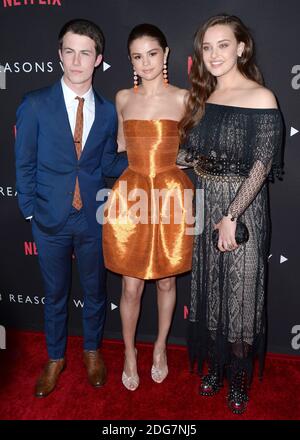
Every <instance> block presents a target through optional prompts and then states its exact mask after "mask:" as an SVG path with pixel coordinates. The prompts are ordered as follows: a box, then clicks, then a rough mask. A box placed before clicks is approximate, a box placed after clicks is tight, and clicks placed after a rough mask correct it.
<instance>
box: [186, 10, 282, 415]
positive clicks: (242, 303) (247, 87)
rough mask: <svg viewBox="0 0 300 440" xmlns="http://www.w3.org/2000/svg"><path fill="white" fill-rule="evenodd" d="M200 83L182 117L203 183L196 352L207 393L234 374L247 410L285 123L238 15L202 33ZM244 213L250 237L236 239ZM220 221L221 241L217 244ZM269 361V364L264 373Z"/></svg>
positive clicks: (196, 72)
mask: <svg viewBox="0 0 300 440" xmlns="http://www.w3.org/2000/svg"><path fill="white" fill-rule="evenodd" d="M194 50H195V53H194V58H193V65H192V69H191V82H192V88H191V92H190V95H189V99H188V103H187V111H186V114H185V117H184V118H183V120H182V121H181V134H182V140H183V142H182V145H183V147H182V148H181V149H180V152H179V156H178V161H177V162H178V163H179V164H181V165H187V166H193V168H194V171H195V173H196V187H197V188H202V189H204V192H203V196H204V231H203V233H202V234H201V235H200V236H196V237H195V245H194V254H193V269H192V288H191V304H190V314H189V320H190V323H189V325H190V328H189V330H190V331H189V340H188V346H189V353H190V357H191V361H192V362H194V361H195V360H197V361H198V368H199V372H202V366H203V362H204V361H205V360H206V361H207V362H208V366H209V370H208V374H207V375H206V376H204V377H202V382H201V385H200V394H202V395H208V396H211V395H214V394H216V393H217V392H218V391H219V389H220V386H222V383H223V375H224V372H226V376H227V377H228V381H229V393H228V405H229V407H230V409H231V410H232V411H233V412H234V413H242V412H244V411H245V409H246V405H247V401H248V399H249V397H248V391H247V390H248V385H249V384H250V381H251V376H252V368H253V360H254V357H255V356H259V358H260V361H261V363H260V366H261V367H262V364H263V356H264V351H265V336H266V320H265V281H266V264H267V258H268V246H269V212H268V211H269V209H268V188H267V181H268V180H269V179H270V178H272V176H273V175H274V171H275V172H276V174H278V172H279V171H280V145H281V133H282V122H281V116H280V113H279V110H278V109H277V105H276V100H275V98H274V95H273V94H272V92H270V91H269V90H268V89H266V88H265V87H263V85H262V78H261V75H260V72H259V70H258V68H257V67H256V65H255V64H254V61H253V41H252V38H251V36H250V34H249V31H248V30H247V28H246V27H245V26H244V24H243V23H242V22H241V21H240V19H239V18H237V17H235V16H227V15H222V16H216V17H212V18H211V19H210V20H209V21H208V22H207V23H206V24H205V25H204V26H203V27H202V28H201V29H200V30H199V31H198V32H197V34H196V37H195V41H194ZM237 221H242V222H243V223H245V224H246V226H247V228H248V231H249V240H248V242H247V243H245V244H241V245H239V246H238V245H237V243H236V240H235V231H236V225H237ZM215 228H217V229H218V232H219V239H218V245H217V248H216V247H215V246H214V245H213V242H212V233H213V230H214V229H215ZM261 371H262V368H261V369H260V372H261Z"/></svg>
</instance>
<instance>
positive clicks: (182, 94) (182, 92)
mask: <svg viewBox="0 0 300 440" xmlns="http://www.w3.org/2000/svg"><path fill="white" fill-rule="evenodd" d="M170 88H171V90H170V91H171V93H173V94H174V96H175V97H176V99H177V100H178V101H179V102H180V103H184V104H185V103H186V101H187V98H188V94H189V92H188V90H186V89H180V88H179V87H175V86H170Z"/></svg>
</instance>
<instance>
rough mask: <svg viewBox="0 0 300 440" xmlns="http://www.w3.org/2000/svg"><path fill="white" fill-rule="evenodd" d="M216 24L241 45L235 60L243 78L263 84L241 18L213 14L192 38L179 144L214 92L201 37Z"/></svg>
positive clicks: (214, 82) (248, 34) (251, 45)
mask: <svg viewBox="0 0 300 440" xmlns="http://www.w3.org/2000/svg"><path fill="white" fill-rule="evenodd" d="M217 24H221V25H229V26H230V27H231V28H232V30H233V33H234V35H235V38H236V40H237V42H238V43H240V42H244V43H245V48H244V50H243V53H242V56H241V57H238V59H237V67H238V69H239V71H240V72H241V74H242V75H244V76H245V77H246V78H248V79H251V80H253V81H255V82H257V83H258V84H263V79H262V75H261V73H260V71H259V69H258V67H257V66H256V64H255V61H254V42H253V39H252V37H251V34H250V32H249V30H248V29H247V27H246V26H245V25H244V23H243V22H242V21H241V20H240V18H238V17H236V16H235V15H227V14H223V15H216V16H213V17H211V18H210V19H209V20H208V21H207V22H206V23H205V24H204V25H203V26H202V27H201V28H200V29H198V31H197V32H196V35H195V38H194V55H193V64H192V67H191V71H190V81H191V84H192V85H191V90H190V93H189V97H188V101H187V108H186V112H185V115H184V116H183V118H182V120H181V121H180V124H179V132H180V139H181V143H184V141H185V140H186V137H187V134H188V132H189V131H190V130H191V129H192V128H193V127H194V126H195V125H197V123H198V122H199V121H200V119H201V118H202V116H203V114H204V107H205V102H206V101H207V99H208V98H209V96H210V95H211V94H212V92H213V91H214V90H215V87H216V84H217V80H216V78H215V77H214V76H213V75H212V74H211V73H210V72H208V70H207V69H206V67H205V64H204V61H203V55H202V51H203V47H202V46H203V38H204V35H205V32H206V31H207V29H208V28H210V27H212V26H216V25H217Z"/></svg>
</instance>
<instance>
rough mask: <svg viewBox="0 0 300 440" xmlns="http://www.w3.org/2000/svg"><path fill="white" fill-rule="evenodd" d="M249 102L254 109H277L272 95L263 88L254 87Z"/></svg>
mask: <svg viewBox="0 0 300 440" xmlns="http://www.w3.org/2000/svg"><path fill="white" fill-rule="evenodd" d="M251 102H252V103H253V104H254V106H255V108H277V102H276V98H275V96H274V93H273V92H272V91H271V90H269V89H267V88H266V87H263V86H256V87H254V88H253V89H252V90H251Z"/></svg>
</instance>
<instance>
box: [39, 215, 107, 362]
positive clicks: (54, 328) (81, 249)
mask: <svg viewBox="0 0 300 440" xmlns="http://www.w3.org/2000/svg"><path fill="white" fill-rule="evenodd" d="M101 232H102V230H101V229H100V228H99V236H95V235H92V234H91V233H90V232H89V228H88V224H87V221H86V218H85V215H84V211H83V209H81V210H80V211H76V209H75V208H72V209H71V212H70V215H69V217H68V220H67V222H66V224H65V226H64V227H63V228H62V229H61V230H60V231H59V232H58V233H56V234H54V235H50V234H46V233H45V232H43V231H41V230H40V229H39V227H38V225H37V224H36V222H35V220H34V218H33V220H32V233H33V237H34V240H35V243H36V246H37V250H38V258H39V264H40V268H41V272H42V277H43V281H44V288H45V333H46V341H47V349H48V355H49V358H50V359H60V358H63V357H64V355H65V349H66V342H67V315H68V297H69V291H70V287H71V279H72V254H73V251H74V254H75V258H76V261H77V266H78V270H79V276H80V283H81V286H82V289H83V302H84V305H83V336H84V346H83V348H84V350H96V349H97V348H98V346H99V344H100V342H101V339H102V334H103V328H104V321H105V312H106V289H105V284H106V279H105V278H106V277H105V275H106V270H105V268H104V262H103V254H102V240H101V238H102V237H101Z"/></svg>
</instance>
